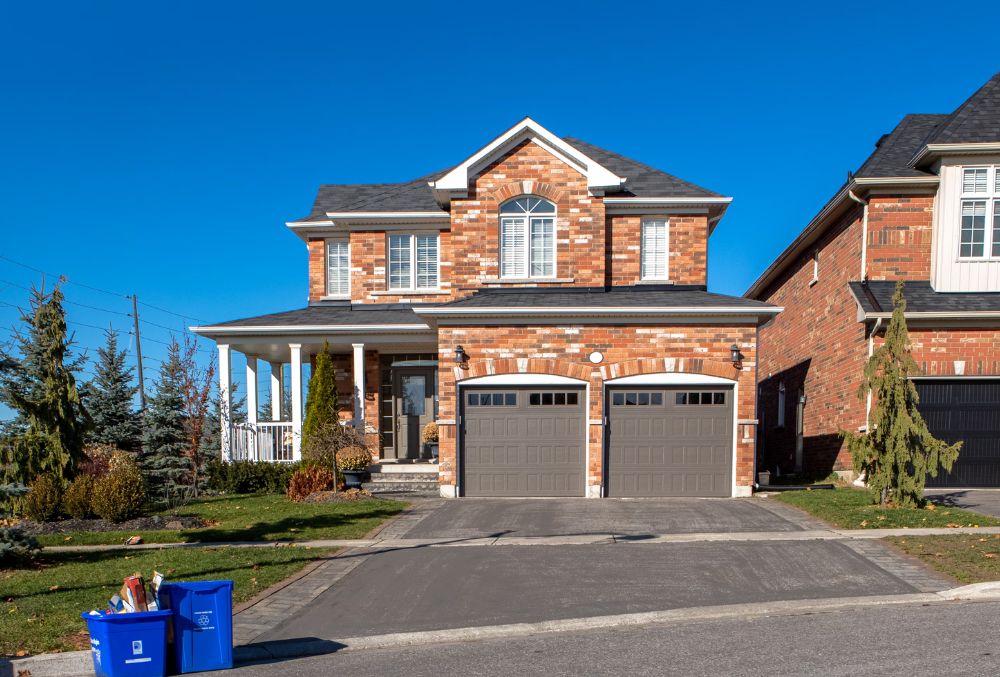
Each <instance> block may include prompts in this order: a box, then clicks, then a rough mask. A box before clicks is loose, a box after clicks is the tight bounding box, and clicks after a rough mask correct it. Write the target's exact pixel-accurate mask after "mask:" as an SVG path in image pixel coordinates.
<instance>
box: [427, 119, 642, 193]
mask: <svg viewBox="0 0 1000 677" xmlns="http://www.w3.org/2000/svg"><path fill="white" fill-rule="evenodd" d="M525 139H531V140H532V141H534V142H535V143H537V144H538V145H539V146H541V147H542V148H544V149H545V150H547V151H549V152H550V153H552V154H553V155H555V156H556V157H558V158H560V159H561V160H564V161H565V162H567V163H568V164H570V165H573V166H574V167H576V168H577V169H578V170H579V171H580V173H582V174H584V175H585V176H586V177H587V187H588V188H589V189H591V191H597V192H601V191H603V190H605V189H618V188H620V187H621V186H622V184H624V183H625V181H626V177H622V176H618V175H617V174H615V173H614V172H612V171H610V170H609V169H607V168H606V167H604V166H602V165H601V164H600V163H598V162H597V161H595V160H593V159H592V158H590V157H588V156H586V155H584V154H583V153H581V152H580V151H578V150H577V149H576V148H574V147H573V146H571V145H569V144H568V143H566V142H565V141H563V140H562V139H560V138H559V137H558V136H556V135H555V134H553V133H552V132H550V131H549V130H547V129H545V128H544V127H542V126H541V125H540V124H538V123H537V122H535V121H534V120H532V119H531V118H527V117H526V118H524V119H523V120H521V121H520V122H518V123H517V124H516V125H514V126H513V127H511V128H510V129H508V130H507V131H506V132H504V133H503V134H501V135H500V136H498V137H497V138H496V139H494V140H493V141H491V142H490V143H489V144H487V145H486V146H484V147H483V148H481V149H480V150H479V151H478V152H477V153H475V154H474V155H473V156H471V157H470V158H468V159H467V160H466V161H465V162H463V163H462V164H460V165H458V166H457V167H455V168H454V169H452V170H451V171H450V172H448V173H447V174H445V175H444V176H442V177H441V178H440V179H438V180H437V181H429V182H428V185H429V186H430V187H431V188H433V189H434V191H435V192H436V193H438V194H439V195H440V197H439V199H440V200H442V201H443V198H445V197H446V196H448V195H450V194H453V193H459V194H461V193H466V192H467V191H468V190H469V182H470V181H471V180H472V178H473V177H474V176H475V173H476V170H477V169H478V168H481V167H482V166H483V165H484V164H486V163H489V162H490V161H492V160H493V159H495V158H496V157H497V156H498V155H500V154H501V153H503V151H504V150H506V149H507V148H509V147H510V146H512V145H515V144H517V143H520V142H521V141H523V140H525Z"/></svg>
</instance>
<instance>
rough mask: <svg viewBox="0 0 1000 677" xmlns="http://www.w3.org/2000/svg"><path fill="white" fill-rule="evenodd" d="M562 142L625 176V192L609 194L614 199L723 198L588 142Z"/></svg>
mask: <svg viewBox="0 0 1000 677" xmlns="http://www.w3.org/2000/svg"><path fill="white" fill-rule="evenodd" d="M563 141H565V142H566V143H568V144H569V145H571V146H573V147H574V148H576V149H577V150H578V151H580V152H581V153H583V154H584V155H586V156H587V157H589V158H592V159H594V160H597V161H598V162H599V163H601V164H602V165H603V166H604V167H605V168H606V169H609V170H610V171H612V172H614V173H615V174H617V175H618V176H624V177H626V178H627V179H628V180H627V181H626V182H625V188H626V190H625V191H623V192H621V193H613V194H612V193H609V194H608V195H609V196H614V197H722V196H721V195H720V194H719V193H715V192H713V191H710V190H708V189H707V188H702V187H701V186H696V185H695V184H693V183H691V182H689V181H685V180H683V179H679V178H677V177H676V176H673V175H672V174H667V173H666V172H663V171H660V170H659V169H654V168H653V167H650V166H649V165H646V164H643V163H641V162H638V161H636V160H633V159H631V158H627V157H625V156H624V155H619V154H618V153H613V152H611V151H610V150H605V149H604V148H599V147H597V146H594V145H591V144H589V143H587V142H586V141H581V140H580V139H574V138H572V137H569V136H567V137H565V138H563Z"/></svg>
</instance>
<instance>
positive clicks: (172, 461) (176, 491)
mask: <svg viewBox="0 0 1000 677" xmlns="http://www.w3.org/2000/svg"><path fill="white" fill-rule="evenodd" d="M183 369H184V366H183V363H182V357H181V347H180V345H179V344H178V343H177V340H176V339H173V340H172V341H171V342H170V348H169V349H168V351H167V359H166V360H165V361H164V362H163V364H162V365H161V366H160V376H159V379H158V380H157V382H156V384H155V386H154V393H153V396H152V397H151V398H150V399H149V400H148V402H147V404H146V411H145V414H144V416H143V427H144V430H143V453H142V469H143V474H144V475H145V476H146V482H147V483H148V484H149V487H150V492H151V493H152V494H153V495H154V496H156V497H157V498H159V499H162V500H165V501H167V502H169V503H173V502H175V501H176V500H178V499H179V498H181V497H182V494H183V490H184V487H185V485H186V480H187V475H188V472H189V470H190V466H189V461H188V458H187V455H186V451H187V448H188V444H187V435H186V433H185V429H184V395H183V384H184V381H183V379H184V373H183Z"/></svg>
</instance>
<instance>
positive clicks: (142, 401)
mask: <svg viewBox="0 0 1000 677" xmlns="http://www.w3.org/2000/svg"><path fill="white" fill-rule="evenodd" d="M132 320H133V321H134V322H135V359H136V362H137V363H138V367H139V369H138V374H139V410H140V411H145V410H146V387H145V385H143V382H142V341H141V340H140V338H139V298H138V297H137V296H136V295H135V294H132Z"/></svg>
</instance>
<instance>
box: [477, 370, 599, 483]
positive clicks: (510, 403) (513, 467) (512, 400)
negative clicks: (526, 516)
mask: <svg viewBox="0 0 1000 677" xmlns="http://www.w3.org/2000/svg"><path fill="white" fill-rule="evenodd" d="M483 392H490V393H494V395H493V396H492V397H490V398H483V397H482V396H481V393H483ZM570 392H572V396H570V395H568V394H567V393H570ZM495 393H500V394H501V396H500V397H496V395H495ZM533 393H535V394H538V396H537V398H536V403H535V404H532V403H531V396H532V394H533ZM541 393H548V395H547V396H543V395H542V394H541ZM557 393H561V394H562V396H561V397H560V396H559V395H558V394H557ZM474 394H475V395H476V396H475V401H476V402H477V403H478V402H479V401H481V400H484V399H485V400H486V401H488V402H496V403H500V402H502V403H504V404H503V405H502V406H492V405H491V406H484V405H482V404H474V403H473V402H472V401H470V398H472V397H473V395H474ZM567 402H570V404H567ZM462 411H463V413H462V416H463V437H462V447H463V448H462V460H461V464H462V474H463V481H462V487H463V493H464V495H466V496H582V495H584V487H585V473H584V469H585V460H584V459H585V454H586V448H585V444H584V439H585V434H586V418H585V398H584V397H583V390H582V389H567V388H499V389H498V388H490V389H486V388H482V389H480V388H476V389H473V388H468V389H463V410H462ZM500 440H502V444H498V443H497V442H499V441H500ZM484 446H486V447H492V448H496V449H499V450H501V451H502V453H497V454H492V455H489V456H485V455H483V454H481V453H479V450H480V449H481V448H482V447H484Z"/></svg>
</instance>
